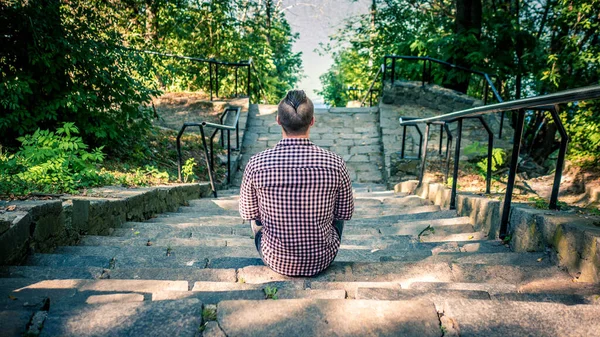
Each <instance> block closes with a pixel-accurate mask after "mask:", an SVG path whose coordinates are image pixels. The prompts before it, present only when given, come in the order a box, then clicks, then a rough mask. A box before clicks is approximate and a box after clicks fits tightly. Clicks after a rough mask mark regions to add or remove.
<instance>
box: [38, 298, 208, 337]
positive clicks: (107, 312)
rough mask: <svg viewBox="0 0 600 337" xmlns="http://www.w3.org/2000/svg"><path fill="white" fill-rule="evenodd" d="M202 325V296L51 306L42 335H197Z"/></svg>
mask: <svg viewBox="0 0 600 337" xmlns="http://www.w3.org/2000/svg"><path fill="white" fill-rule="evenodd" d="M201 324H202V302H200V301H199V300H198V299H181V300H172V301H151V302H150V301H145V302H141V303H137V302H132V303H110V304H95V305H90V304H85V305H79V306H76V307H71V308H60V309H57V310H53V309H52V308H51V309H50V312H49V314H48V318H46V321H45V322H44V328H43V330H42V334H41V336H98V335H110V336H168V335H171V336H195V335H196V332H197V331H198V327H199V326H200V325H201Z"/></svg>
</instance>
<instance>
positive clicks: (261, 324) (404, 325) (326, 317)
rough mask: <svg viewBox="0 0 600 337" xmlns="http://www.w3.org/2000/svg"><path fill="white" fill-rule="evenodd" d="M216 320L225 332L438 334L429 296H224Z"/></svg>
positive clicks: (268, 334)
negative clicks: (411, 298)
mask: <svg viewBox="0 0 600 337" xmlns="http://www.w3.org/2000/svg"><path fill="white" fill-rule="evenodd" d="M217 320H218V326H219V327H220V329H222V332H223V333H224V334H225V335H227V336H292V337H294V336H440V327H439V320H438V316H437V312H436V311H435V308H434V306H433V304H432V303H431V302H425V301H422V302H421V301H414V302H413V301H370V300H352V301H348V300H341V299H340V300H323V299H298V300H277V301H225V302H221V303H219V305H218V308H217Z"/></svg>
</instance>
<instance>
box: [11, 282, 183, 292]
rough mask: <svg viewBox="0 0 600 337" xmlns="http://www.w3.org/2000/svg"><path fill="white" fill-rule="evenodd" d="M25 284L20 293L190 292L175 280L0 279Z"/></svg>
mask: <svg viewBox="0 0 600 337" xmlns="http://www.w3.org/2000/svg"><path fill="white" fill-rule="evenodd" d="M15 282H16V283H19V282H21V283H23V285H22V286H20V287H19V288H18V292H20V293H21V294H26V293H27V292H30V293H33V292H39V293H40V294H45V293H48V292H50V291H56V292H58V291H60V290H62V296H65V295H64V294H69V293H70V294H74V293H75V292H138V293H152V292H155V291H188V290H189V287H188V282H187V281H174V280H120V279H119V280H117V279H115V280H113V279H99V280H89V279H53V280H36V279H11V278H8V279H0V284H2V285H3V287H8V288H10V284H11V283H13V284H16V283H15Z"/></svg>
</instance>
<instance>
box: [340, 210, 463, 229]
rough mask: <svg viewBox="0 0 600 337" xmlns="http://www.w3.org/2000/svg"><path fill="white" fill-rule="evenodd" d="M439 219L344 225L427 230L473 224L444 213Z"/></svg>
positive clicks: (359, 221) (351, 222) (346, 223)
mask: <svg viewBox="0 0 600 337" xmlns="http://www.w3.org/2000/svg"><path fill="white" fill-rule="evenodd" d="M438 216H439V217H436V218H433V219H423V220H417V219H409V220H400V221H393V222H378V221H364V220H357V221H355V220H350V221H347V222H345V223H344V226H349V227H351V226H359V227H378V228H385V227H395V228H410V227H419V228H425V227H427V226H429V225H430V226H432V227H434V228H435V227H436V226H451V225H462V224H471V221H470V218H469V217H459V216H456V213H443V214H439V215H438Z"/></svg>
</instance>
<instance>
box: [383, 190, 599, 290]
mask: <svg viewBox="0 0 600 337" xmlns="http://www.w3.org/2000/svg"><path fill="white" fill-rule="evenodd" d="M416 187H417V181H414V180H411V181H405V182H402V183H399V184H397V185H396V186H395V187H394V190H395V191H396V192H408V193H412V192H414V193H415V194H416V195H418V196H421V197H423V198H427V199H429V200H431V201H432V202H433V203H434V204H436V205H439V206H441V207H442V208H444V207H448V206H449V204H450V193H451V190H450V189H449V188H447V187H445V186H444V185H442V184H433V183H426V182H424V183H423V184H422V186H421V187H420V188H418V189H416ZM502 205H503V203H502V202H501V201H499V200H494V199H490V198H487V197H485V196H480V195H474V194H466V193H459V194H457V196H456V211H457V213H458V214H459V215H461V216H468V217H469V218H470V219H471V224H472V225H473V227H474V228H475V230H476V231H483V233H484V234H486V235H488V238H490V239H497V238H498V235H499V230H500V219H501V211H502ZM509 235H510V247H511V250H512V251H515V252H546V251H547V252H549V253H551V256H552V258H553V261H554V262H556V263H557V264H558V265H559V266H561V267H564V268H565V269H567V271H568V272H569V274H571V275H572V276H573V277H575V278H576V279H577V280H578V281H579V282H600V217H597V216H596V217H594V216H581V215H577V214H569V213H564V212H557V211H551V210H541V209H534V208H530V207H528V206H526V205H524V204H518V203H513V205H512V207H511V213H510V218H509Z"/></svg>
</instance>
